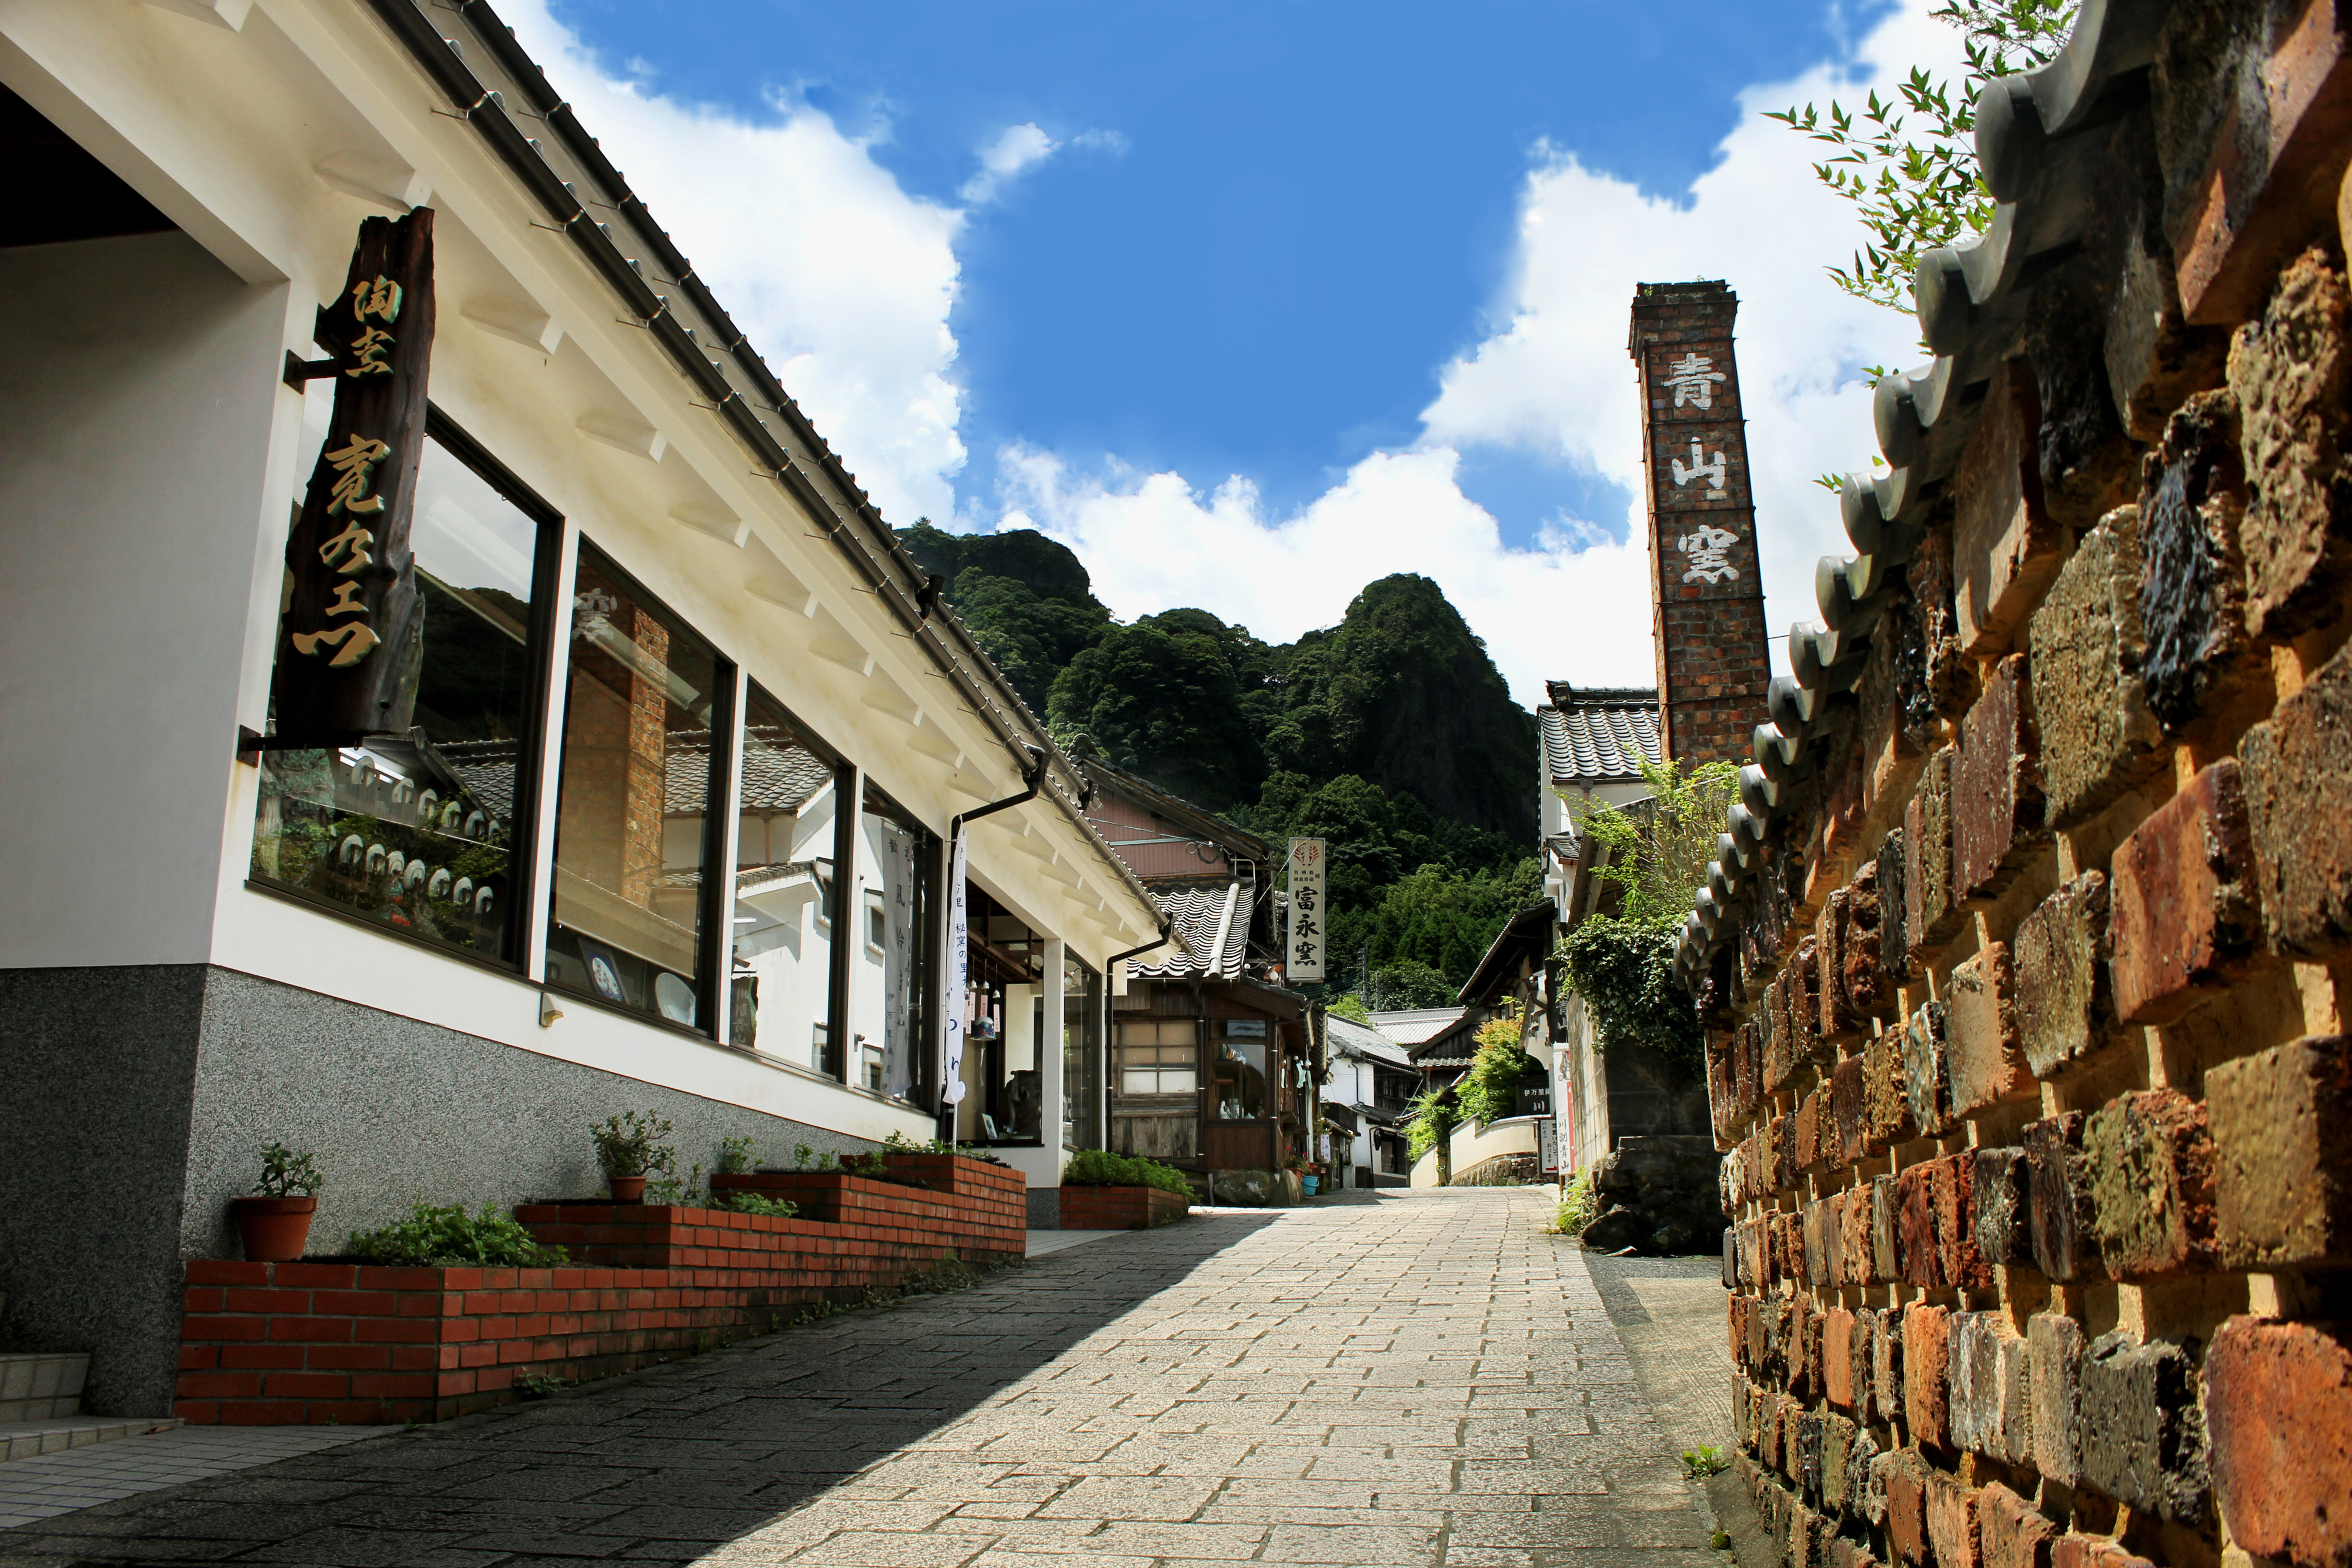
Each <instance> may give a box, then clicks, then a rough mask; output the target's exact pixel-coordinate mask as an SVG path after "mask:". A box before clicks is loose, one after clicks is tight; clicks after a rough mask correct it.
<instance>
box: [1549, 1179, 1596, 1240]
mask: <svg viewBox="0 0 2352 1568" xmlns="http://www.w3.org/2000/svg"><path fill="white" fill-rule="evenodd" d="M1600 1211H1601V1203H1600V1195H1599V1194H1597V1193H1595V1192H1594V1191H1593V1190H1592V1173H1591V1171H1579V1172H1577V1173H1576V1175H1574V1176H1570V1178H1569V1182H1568V1192H1567V1195H1566V1196H1565V1197H1561V1199H1560V1200H1559V1214H1558V1216H1556V1217H1555V1218H1553V1220H1552V1227H1551V1228H1552V1229H1553V1230H1554V1231H1556V1232H1558V1233H1559V1235H1562V1236H1581V1235H1583V1234H1584V1228H1585V1227H1586V1226H1588V1225H1590V1224H1591V1223H1592V1221H1593V1218H1594V1217H1595V1216H1596V1215H1598V1214H1599V1213H1600Z"/></svg>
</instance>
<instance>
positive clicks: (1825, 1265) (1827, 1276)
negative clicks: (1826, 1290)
mask: <svg viewBox="0 0 2352 1568" xmlns="http://www.w3.org/2000/svg"><path fill="white" fill-rule="evenodd" d="M1846 1282H1847V1281H1846V1273H1845V1194H1844V1193H1843V1192H1833V1193H1832V1194H1830V1196H1829V1197H1825V1198H1823V1199H1822V1284H1824V1285H1826V1286H1829V1287H1830V1288H1832V1289H1836V1288H1838V1287H1840V1286H1843V1285H1844V1284H1845V1283H1846Z"/></svg>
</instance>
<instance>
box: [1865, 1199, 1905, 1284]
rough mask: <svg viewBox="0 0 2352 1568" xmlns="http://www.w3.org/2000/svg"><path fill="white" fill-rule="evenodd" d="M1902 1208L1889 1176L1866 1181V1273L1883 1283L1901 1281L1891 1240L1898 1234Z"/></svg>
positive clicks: (1900, 1267) (1901, 1274)
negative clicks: (1867, 1247) (1868, 1260)
mask: <svg viewBox="0 0 2352 1568" xmlns="http://www.w3.org/2000/svg"><path fill="white" fill-rule="evenodd" d="M1901 1216H1902V1204H1901V1202H1900V1201H1899V1200H1898V1199H1897V1197H1896V1196H1895V1178H1894V1177H1893V1176H1873V1177H1872V1178H1871V1180H1870V1271H1871V1272H1872V1273H1874V1274H1875V1275H1877V1276H1878V1278H1879V1279H1880V1280H1881V1281H1889V1280H1899V1279H1901V1278H1902V1277H1903V1270H1902V1266H1901V1264H1900V1263H1899V1262H1898V1261H1897V1258H1896V1253H1897V1250H1898V1249H1897V1247H1896V1245H1895V1239H1896V1237H1897V1236H1898V1235H1899V1234H1900V1231H1901Z"/></svg>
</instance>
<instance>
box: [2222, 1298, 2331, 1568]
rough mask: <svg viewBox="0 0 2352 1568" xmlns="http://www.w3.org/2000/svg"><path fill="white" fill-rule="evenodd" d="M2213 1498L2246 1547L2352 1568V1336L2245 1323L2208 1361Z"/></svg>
mask: <svg viewBox="0 0 2352 1568" xmlns="http://www.w3.org/2000/svg"><path fill="white" fill-rule="evenodd" d="M2205 1421H2206V1425H2207V1427H2208V1429H2209V1430H2208V1435H2209V1437H2210V1439H2211V1442H2212V1479H2213V1499H2214V1501H2215V1502H2216V1503H2218V1504H2219V1505H2220V1506H2221V1518H2222V1519H2223V1521H2226V1522H2227V1523H2228V1525H2229V1527H2230V1534H2231V1538H2232V1539H2234V1540H2235V1541H2236V1542H2237V1543H2238V1544H2239V1545H2240V1546H2242V1547H2243V1548H2245V1549H2246V1550H2247V1551H2248V1552H2253V1553H2254V1554H2255V1555H2256V1556H2257V1557H2263V1558H2271V1559H2274V1560H2278V1561H2282V1562H2286V1563H2294V1564H2296V1565H2297V1568H2352V1507H2347V1502H2346V1500H2347V1497H2352V1329H2347V1326H2346V1325H2344V1324H2341V1323H2300V1322H2299V1323H2283V1322H2268V1321H2265V1320H2263V1319H2261V1318H2250V1317H2236V1318H2231V1320H2230V1321H2229V1322H2225V1323H2223V1324H2222V1325H2221V1331H2220V1332H2219V1333H2216V1334H2215V1335H2214V1336H2213V1343H2212V1344H2211V1345H2210V1347H2209V1348H2208V1349H2207V1351H2206V1354H2205Z"/></svg>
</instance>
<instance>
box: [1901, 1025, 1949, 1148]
mask: <svg viewBox="0 0 2352 1568" xmlns="http://www.w3.org/2000/svg"><path fill="white" fill-rule="evenodd" d="M1947 1030H1948V1023H1947V1019H1946V1015H1945V1010H1944V1004H1943V1003H1941V1002H1922V1003H1921V1004H1920V1005H1919V1007H1918V1008H1917V1009H1916V1010H1914V1011H1913V1013H1912V1014H1911V1017H1910V1019H1908V1021H1906V1023H1905V1025H1904V1027H1903V1099H1904V1103H1906V1105H1908V1106H1909V1107H1910V1109H1911V1122H1912V1124H1913V1125H1914V1126H1915V1127H1916V1128H1917V1129H1918V1134H1919V1135H1920V1136H1922V1137H1929V1138H1933V1137H1938V1136H1941V1135H1942V1134H1943V1133H1944V1132H1945V1131H1946V1130H1947V1129H1948V1128H1949V1127H1950V1126H1951V1124H1952V1081H1951V1063H1950V1057H1949V1045H1948V1032H1947Z"/></svg>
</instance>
